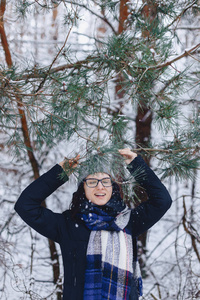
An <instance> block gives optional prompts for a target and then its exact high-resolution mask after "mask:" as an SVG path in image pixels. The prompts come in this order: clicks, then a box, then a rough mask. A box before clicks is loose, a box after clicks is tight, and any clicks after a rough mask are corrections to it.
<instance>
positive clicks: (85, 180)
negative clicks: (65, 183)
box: [83, 177, 113, 189]
mask: <svg viewBox="0 0 200 300" xmlns="http://www.w3.org/2000/svg"><path fill="white" fill-rule="evenodd" d="M104 179H110V182H111V185H107V186H105V185H104V184H103V182H102V180H104ZM87 180H97V184H96V185H95V186H89V185H88V184H87ZM83 181H84V182H85V183H86V185H87V186H88V187H89V188H91V189H92V188H95V187H97V185H98V184H99V181H100V182H101V184H102V185H103V187H105V188H107V187H111V186H112V184H113V182H112V179H111V177H104V178H102V179H97V178H88V179H83Z"/></svg>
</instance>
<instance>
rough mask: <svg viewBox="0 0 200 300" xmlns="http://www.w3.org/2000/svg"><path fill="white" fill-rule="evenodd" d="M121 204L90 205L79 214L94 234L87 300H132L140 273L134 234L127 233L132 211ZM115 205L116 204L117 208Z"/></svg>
mask: <svg viewBox="0 0 200 300" xmlns="http://www.w3.org/2000/svg"><path fill="white" fill-rule="evenodd" d="M117 202H118V204H117V205H116V199H115V201H113V199H112V201H109V204H108V205H105V206H103V207H100V206H97V205H94V204H92V203H89V202H88V201H87V202H85V203H84V204H83V206H82V209H81V213H80V214H79V216H80V218H81V219H82V220H83V221H84V223H85V225H86V226H87V227H88V228H89V229H90V230H91V234H90V238H89V243H88V247H87V266H86V272H85V286H84V297H83V299H84V300H103V299H107V300H108V299H109V300H122V299H124V300H126V299H130V298H129V297H130V291H131V285H132V281H133V280H134V279H135V273H137V272H136V271H138V263H137V262H136V261H135V260H134V259H133V253H134V249H133V247H134V243H133V240H132V236H131V232H129V231H128V230H127V229H126V226H127V224H128V222H129V219H130V213H131V210H130V209H129V208H128V207H127V206H125V205H124V204H123V202H122V201H120V202H119V201H117ZM110 203H111V207H110ZM112 203H115V205H114V206H113V208H112ZM137 275H138V274H137ZM139 277H140V275H139ZM138 282H140V281H138V280H137V283H138Z"/></svg>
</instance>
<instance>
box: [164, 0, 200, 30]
mask: <svg viewBox="0 0 200 300" xmlns="http://www.w3.org/2000/svg"><path fill="white" fill-rule="evenodd" d="M196 3H197V1H196V0H194V1H193V2H192V3H191V4H188V5H187V6H186V7H185V8H184V9H183V10H182V11H181V13H180V14H179V15H178V16H176V18H175V19H174V20H173V21H172V22H171V23H170V24H169V25H167V28H169V27H171V26H172V25H173V24H174V23H175V22H176V21H177V20H178V21H180V19H181V17H182V16H183V15H184V14H185V13H186V11H187V10H189V9H190V8H191V7H192V6H193V5H195V4H196Z"/></svg>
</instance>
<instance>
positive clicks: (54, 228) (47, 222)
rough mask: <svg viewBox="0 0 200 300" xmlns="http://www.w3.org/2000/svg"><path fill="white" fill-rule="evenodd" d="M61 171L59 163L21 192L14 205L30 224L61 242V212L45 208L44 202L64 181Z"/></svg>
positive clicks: (43, 233) (41, 232) (48, 236)
mask: <svg viewBox="0 0 200 300" xmlns="http://www.w3.org/2000/svg"><path fill="white" fill-rule="evenodd" d="M61 172H62V168H61V166H60V165H58V164H57V165H55V166H54V167H53V168H51V169H50V170H49V171H48V172H46V173H45V174H43V175H42V176H40V177H39V178H38V179H36V180H35V181H34V182H32V183H31V184H30V185H29V186H28V187H27V188H26V189H25V190H24V191H23V192H22V193H21V195H20V197H19V199H18V200H17V202H16V204H15V207H14V208H15V210H16V212H17V213H18V214H19V215H20V217H21V218H22V219H23V220H24V221H25V222H26V223H27V224H28V225H29V226H31V227H32V228H33V229H35V230H36V231H37V232H39V233H40V234H42V235H44V236H46V237H47V238H49V239H51V240H54V241H56V242H59V221H60V218H61V214H58V213H54V212H52V211H51V210H50V209H48V208H45V207H44V206H43V205H42V202H43V201H44V200H45V199H46V198H47V197H48V196H49V195H51V194H52V193H53V192H54V191H55V190H56V189H57V188H58V187H59V186H61V185H62V184H63V183H64V181H63V180H62V179H61V178H60V177H59V175H60V174H61Z"/></svg>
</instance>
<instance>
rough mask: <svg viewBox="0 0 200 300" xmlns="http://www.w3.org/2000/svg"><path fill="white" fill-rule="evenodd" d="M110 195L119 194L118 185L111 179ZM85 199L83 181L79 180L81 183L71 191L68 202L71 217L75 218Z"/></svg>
mask: <svg viewBox="0 0 200 300" xmlns="http://www.w3.org/2000/svg"><path fill="white" fill-rule="evenodd" d="M112 188H113V191H112V196H113V195H116V196H120V187H119V185H118V184H117V183H116V182H114V181H113V183H112ZM85 199H86V196H85V190H84V182H83V181H81V183H80V184H79V186H78V189H77V191H76V192H74V193H73V196H72V202H71V204H70V210H71V213H72V217H73V218H75V217H76V214H77V213H78V211H79V209H80V204H81V203H82V202H83V201H84V200H85Z"/></svg>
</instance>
